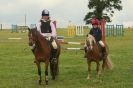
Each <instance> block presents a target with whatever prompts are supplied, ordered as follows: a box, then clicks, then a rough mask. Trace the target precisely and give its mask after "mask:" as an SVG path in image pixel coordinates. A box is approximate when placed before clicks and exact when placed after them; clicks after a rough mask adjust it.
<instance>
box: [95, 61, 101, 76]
mask: <svg viewBox="0 0 133 88" xmlns="http://www.w3.org/2000/svg"><path fill="white" fill-rule="evenodd" d="M96 64H97V67H96V70H97V77H98V78H99V75H100V73H101V72H100V62H99V61H97V62H96Z"/></svg>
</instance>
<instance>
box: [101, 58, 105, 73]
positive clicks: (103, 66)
mask: <svg viewBox="0 0 133 88" xmlns="http://www.w3.org/2000/svg"><path fill="white" fill-rule="evenodd" d="M105 64H106V58H103V64H102V71H104V68H105Z"/></svg>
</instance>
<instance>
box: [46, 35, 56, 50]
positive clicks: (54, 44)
mask: <svg viewBox="0 0 133 88" xmlns="http://www.w3.org/2000/svg"><path fill="white" fill-rule="evenodd" d="M46 39H47V40H48V41H50V40H51V37H47V38H46ZM51 44H52V46H53V48H54V49H57V43H56V41H55V40H54V39H53V41H52V43H51Z"/></svg>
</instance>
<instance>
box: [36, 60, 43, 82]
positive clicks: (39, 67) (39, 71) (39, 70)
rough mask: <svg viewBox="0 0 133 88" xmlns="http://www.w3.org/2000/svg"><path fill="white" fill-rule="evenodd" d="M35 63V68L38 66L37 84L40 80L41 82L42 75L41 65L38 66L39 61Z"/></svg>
mask: <svg viewBox="0 0 133 88" xmlns="http://www.w3.org/2000/svg"><path fill="white" fill-rule="evenodd" d="M36 65H37V68H38V75H39V84H41V82H42V76H41V66H40V62H38V61H36Z"/></svg>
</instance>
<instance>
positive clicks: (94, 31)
mask: <svg viewBox="0 0 133 88" xmlns="http://www.w3.org/2000/svg"><path fill="white" fill-rule="evenodd" d="M91 24H92V28H91V30H90V32H89V34H90V35H92V36H93V37H94V38H95V40H96V42H97V43H98V44H99V45H100V46H101V47H102V56H105V54H106V48H105V44H104V43H103V41H102V31H101V29H100V28H99V24H100V22H99V20H98V19H97V18H93V19H92V20H91ZM84 49H85V57H86V52H87V46H86V45H85V46H84Z"/></svg>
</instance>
